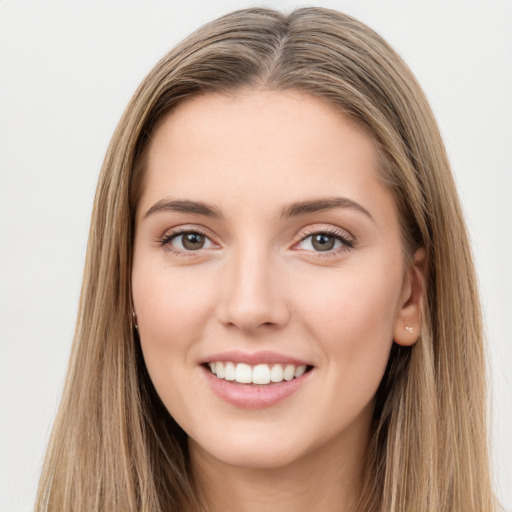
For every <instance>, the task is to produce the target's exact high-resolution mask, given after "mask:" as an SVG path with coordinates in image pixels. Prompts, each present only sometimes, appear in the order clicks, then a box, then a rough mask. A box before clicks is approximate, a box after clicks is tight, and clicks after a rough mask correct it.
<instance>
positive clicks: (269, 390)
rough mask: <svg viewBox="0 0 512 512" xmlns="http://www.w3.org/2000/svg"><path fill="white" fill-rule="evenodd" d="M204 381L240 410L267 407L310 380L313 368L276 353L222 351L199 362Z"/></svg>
mask: <svg viewBox="0 0 512 512" xmlns="http://www.w3.org/2000/svg"><path fill="white" fill-rule="evenodd" d="M201 366H202V367H203V368H204V372H203V373H204V374H205V376H206V379H207V382H208V384H209V385H210V387H211V388H212V389H213V391H214V392H215V393H216V394H217V395H218V396H219V397H220V398H222V399H223V400H225V401H227V402H229V403H231V404H233V405H235V406H237V407H242V408H250V409H258V408H263V407H270V406H272V405H274V404H277V403H278V402H280V401H281V400H283V399H285V398H286V397H288V396H290V395H291V394H293V393H295V392H296V391H298V390H299V389H300V387H301V386H302V384H303V383H305V382H307V381H308V380H309V376H310V374H311V373H312V372H311V370H312V369H313V366H312V365H310V364H308V363H307V362H306V361H303V360H300V359H297V358H293V357H288V356H285V355H282V354H278V353H275V352H259V353H255V354H246V353H242V352H224V353H219V354H213V355H211V356H209V357H208V358H207V359H206V360H204V361H202V362H201Z"/></svg>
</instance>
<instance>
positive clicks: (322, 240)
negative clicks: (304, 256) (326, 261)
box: [313, 233, 335, 251]
mask: <svg viewBox="0 0 512 512" xmlns="http://www.w3.org/2000/svg"><path fill="white" fill-rule="evenodd" d="M334 243H335V240H334V237H332V236H331V235H326V234H323V233H320V234H318V235H315V236H314V237H313V247H314V248H315V249H317V250H318V251H330V250H331V249H332V248H333V247H334Z"/></svg>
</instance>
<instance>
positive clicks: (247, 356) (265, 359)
mask: <svg viewBox="0 0 512 512" xmlns="http://www.w3.org/2000/svg"><path fill="white" fill-rule="evenodd" d="M214 361H230V362H233V363H245V364H248V365H251V366H254V365H257V364H293V365H295V366H301V365H306V366H312V365H311V363H309V362H307V361H304V360H302V359H298V358H296V357H293V356H288V355H285V354H280V353H278V352H272V351H269V350H263V351H260V352H253V353H249V352H243V351H240V350H231V351H226V352H217V353H215V354H211V355H209V356H208V357H206V358H204V359H203V360H201V361H200V364H206V363H212V362H214Z"/></svg>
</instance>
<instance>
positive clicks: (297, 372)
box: [295, 364, 306, 379]
mask: <svg viewBox="0 0 512 512" xmlns="http://www.w3.org/2000/svg"><path fill="white" fill-rule="evenodd" d="M305 371H306V365H305V364H303V365H301V366H297V369H296V370H295V378H296V379H297V378H298V377H300V376H301V375H304V372H305Z"/></svg>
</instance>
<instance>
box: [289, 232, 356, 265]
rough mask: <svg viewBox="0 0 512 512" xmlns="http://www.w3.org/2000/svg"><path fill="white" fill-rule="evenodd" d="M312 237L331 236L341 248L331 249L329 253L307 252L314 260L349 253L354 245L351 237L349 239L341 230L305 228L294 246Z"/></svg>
mask: <svg viewBox="0 0 512 512" xmlns="http://www.w3.org/2000/svg"><path fill="white" fill-rule="evenodd" d="M314 235H328V236H332V237H333V238H336V239H337V240H339V241H340V242H341V244H342V246H341V247H338V248H337V249H331V250H330V251H307V252H311V253H312V254H311V255H312V257H314V258H326V257H332V256H334V255H337V254H340V253H342V252H346V251H350V249H352V248H353V247H354V245H355V241H354V239H353V238H352V237H350V236H349V235H348V234H347V233H346V232H345V231H342V230H340V229H336V228H321V229H318V228H317V229H315V228H307V229H306V230H305V233H304V235H303V236H302V238H301V239H300V241H299V242H297V243H296V244H295V245H298V244H300V243H301V242H304V240H307V239H308V238H310V237H312V236H314Z"/></svg>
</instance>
